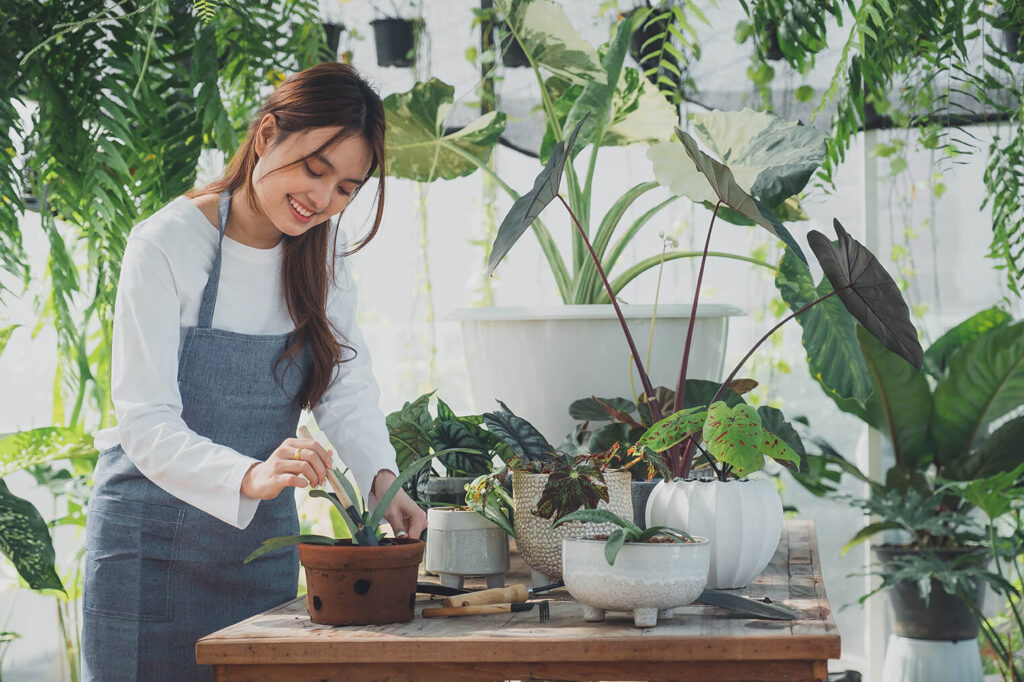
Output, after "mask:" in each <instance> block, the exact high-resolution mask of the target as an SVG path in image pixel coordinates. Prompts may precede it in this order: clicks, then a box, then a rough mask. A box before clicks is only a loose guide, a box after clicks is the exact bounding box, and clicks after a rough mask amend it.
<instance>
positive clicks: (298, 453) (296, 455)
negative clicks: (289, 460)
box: [295, 448, 302, 459]
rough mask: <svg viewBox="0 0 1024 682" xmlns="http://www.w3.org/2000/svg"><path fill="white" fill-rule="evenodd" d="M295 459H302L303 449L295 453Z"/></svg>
mask: <svg viewBox="0 0 1024 682" xmlns="http://www.w3.org/2000/svg"><path fill="white" fill-rule="evenodd" d="M295 459H302V448H298V449H297V450H296V451H295Z"/></svg>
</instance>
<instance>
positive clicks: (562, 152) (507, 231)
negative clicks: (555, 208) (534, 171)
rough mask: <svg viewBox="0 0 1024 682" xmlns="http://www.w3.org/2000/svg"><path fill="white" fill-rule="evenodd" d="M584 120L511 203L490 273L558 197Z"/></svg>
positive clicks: (493, 247)
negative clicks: (529, 188) (571, 152)
mask: <svg viewBox="0 0 1024 682" xmlns="http://www.w3.org/2000/svg"><path fill="white" fill-rule="evenodd" d="M584 122H585V121H580V122H579V123H578V124H576V128H574V129H573V131H572V134H570V135H569V138H568V139H567V140H563V141H562V142H559V143H558V144H557V145H555V148H554V150H553V151H552V152H551V157H550V158H549V159H548V162H547V165H545V166H544V170H542V171H541V172H540V175H538V176H537V179H536V180H535V181H534V183H533V189H531V190H530V191H529V192H527V193H526V194H524V195H522V196H521V197H519V198H518V199H516V201H515V203H514V204H512V208H511V209H510V210H509V212H508V214H507V215H506V216H505V219H504V220H502V221H501V226H499V227H498V234H497V236H496V237H495V238H494V245H493V246H492V247H491V257H490V259H489V260H488V261H487V274H488V275H491V274H493V273H494V269H495V268H496V267H498V263H500V262H501V259H502V258H504V257H505V254H507V253H508V252H509V251H510V250H511V249H512V247H513V246H514V245H515V243H516V242H517V241H519V238H520V237H522V236H523V233H524V232H526V228H528V227H529V226H530V224H531V223H533V221H534V220H536V219H537V216H539V215H540V213H541V211H543V210H544V207H545V206H547V205H548V204H549V203H550V202H551V200H552V199H554V198H555V197H556V196H557V195H558V187H559V185H560V184H561V182H562V171H563V170H564V169H565V162H566V159H567V158H568V154H567V153H566V149H571V148H572V145H573V144H575V142H576V136H577V135H578V134H579V132H580V127H581V126H582V125H583V123H584Z"/></svg>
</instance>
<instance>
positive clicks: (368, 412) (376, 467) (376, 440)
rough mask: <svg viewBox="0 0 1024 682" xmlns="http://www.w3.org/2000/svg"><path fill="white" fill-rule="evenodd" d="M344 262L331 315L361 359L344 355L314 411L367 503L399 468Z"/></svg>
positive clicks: (342, 338)
mask: <svg viewBox="0 0 1024 682" xmlns="http://www.w3.org/2000/svg"><path fill="white" fill-rule="evenodd" d="M338 262H339V264H338V266H337V271H336V276H335V280H336V286H335V290H334V291H333V292H332V294H333V295H332V297H331V299H332V300H331V302H330V303H329V304H328V315H329V317H330V320H331V322H332V324H333V325H334V327H335V329H336V331H337V332H339V333H340V338H339V341H341V342H342V343H343V344H345V345H346V346H348V347H350V348H352V349H354V350H355V356H354V357H353V355H352V351H350V350H347V349H345V348H343V349H342V358H343V359H345V361H344V362H342V363H341V364H340V365H339V366H338V367H337V368H336V370H335V373H334V377H333V378H332V380H331V385H330V387H329V388H328V389H327V392H326V393H325V394H324V396H323V398H321V399H320V402H318V403H317V404H316V405H315V406H314V407H313V416H314V417H316V422H317V424H318V425H319V427H320V428H321V429H322V430H323V431H324V433H325V434H326V435H327V438H328V440H330V441H331V443H332V444H333V445H334V447H335V448H336V450H337V453H338V457H339V458H340V459H341V461H342V462H344V464H345V466H347V467H348V468H349V469H351V470H352V474H353V476H354V477H355V481H356V485H357V486H359V492H360V493H361V494H362V495H363V497H364V498H366V497H368V496H369V492H370V486H371V485H372V483H373V479H374V477H375V476H376V475H377V473H378V472H380V471H381V470H383V469H388V470H390V471H392V472H394V473H395V475H397V474H398V465H397V464H396V458H395V449H394V448H393V447H392V446H391V440H390V438H389V437H388V429H387V424H386V423H385V420H384V413H383V412H381V409H380V389H379V388H378V386H377V381H376V380H375V379H374V377H373V368H372V363H371V361H370V353H369V351H368V350H367V348H366V341H365V340H364V339H363V335H362V333H361V332H360V330H359V325H358V324H357V322H356V299H357V297H356V286H355V283H354V282H353V280H352V276H351V273H350V272H349V270H348V265H347V263H346V262H345V259H344V258H341V259H339V261H338Z"/></svg>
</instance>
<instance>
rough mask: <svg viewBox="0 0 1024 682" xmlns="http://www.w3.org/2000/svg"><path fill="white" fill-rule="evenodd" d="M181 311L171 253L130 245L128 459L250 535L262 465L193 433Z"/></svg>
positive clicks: (121, 356) (123, 400) (124, 356)
mask: <svg viewBox="0 0 1024 682" xmlns="http://www.w3.org/2000/svg"><path fill="white" fill-rule="evenodd" d="M180 308H181V303H180V301H179V296H178V291H177V289H176V286H175V281H174V274H173V270H172V268H171V265H170V263H169V262H168V260H167V256H166V254H165V253H164V252H163V251H161V250H160V249H159V248H158V247H157V246H155V245H154V244H151V243H149V242H147V241H146V240H145V239H143V238H139V237H136V238H132V239H129V240H128V244H127V247H126V248H125V254H124V260H123V261H122V264H121V279H120V281H119V283H118V289H117V301H116V304H115V307H114V336H113V348H112V367H111V394H112V397H113V402H114V409H115V413H116V415H117V431H118V436H119V437H120V441H121V446H122V447H123V448H124V451H125V454H127V455H128V458H129V459H130V460H131V461H132V463H134V464H135V466H136V467H138V469H139V471H140V472H142V474H143V475H144V476H146V477H147V478H148V479H150V480H151V481H153V483H155V484H156V485H158V486H159V487H160V488H162V489H164V490H166V491H167V492H168V493H170V494H171V495H174V496H175V497H177V498H179V499H181V500H183V501H184V502H187V503H188V504H191V505H192V506H194V507H196V508H198V509H201V510H202V511H204V512H206V513H208V514H210V515H211V516H214V517H216V518H218V519H220V520H221V521H224V522H225V523H229V524H231V525H232V526H235V527H237V528H245V527H246V526H247V525H249V522H250V521H252V518H253V516H254V515H255V514H256V508H257V506H258V505H259V500H257V499H255V498H251V497H248V496H246V495H242V493H241V485H242V477H243V476H245V473H246V472H247V471H248V470H249V468H250V467H251V466H252V465H253V464H256V463H258V460H256V459H254V458H252V457H247V456H245V455H243V454H241V453H239V452H237V451H236V450H233V449H232V448H229V447H226V446H223V445H218V444H216V443H214V442H213V441H211V440H210V439H209V438H205V437H203V436H200V435H199V434H197V433H196V432H194V431H192V430H191V429H190V428H189V427H188V425H187V424H185V421H184V420H183V419H182V417H181V414H182V404H181V394H180V392H179V391H178V345H179V342H180V338H181V336H180V335H181V331H180V321H179V316H180Z"/></svg>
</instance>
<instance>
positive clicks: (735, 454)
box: [704, 402, 799, 476]
mask: <svg viewBox="0 0 1024 682" xmlns="http://www.w3.org/2000/svg"><path fill="white" fill-rule="evenodd" d="M779 441H781V439H779ZM764 442H765V437H764V429H762V428H761V417H760V416H759V415H758V414H757V410H755V409H754V408H753V407H752V406H751V405H746V404H742V405H736V406H734V407H729V406H728V405H726V404H725V403H723V402H717V403H714V404H712V405H711V407H710V408H708V417H707V421H706V423H705V424H704V447H706V448H707V450H708V452H710V453H711V454H712V455H714V456H715V458H716V459H717V460H719V461H720V462H725V463H726V464H728V465H730V466H731V467H732V468H733V469H735V470H736V474H737V475H739V476H745V475H747V474H749V473H751V472H753V471H757V470H758V469H761V468H763V467H764V456H763V455H762V454H761V446H762V445H763V444H764ZM797 461H799V459H798V460H797Z"/></svg>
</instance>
